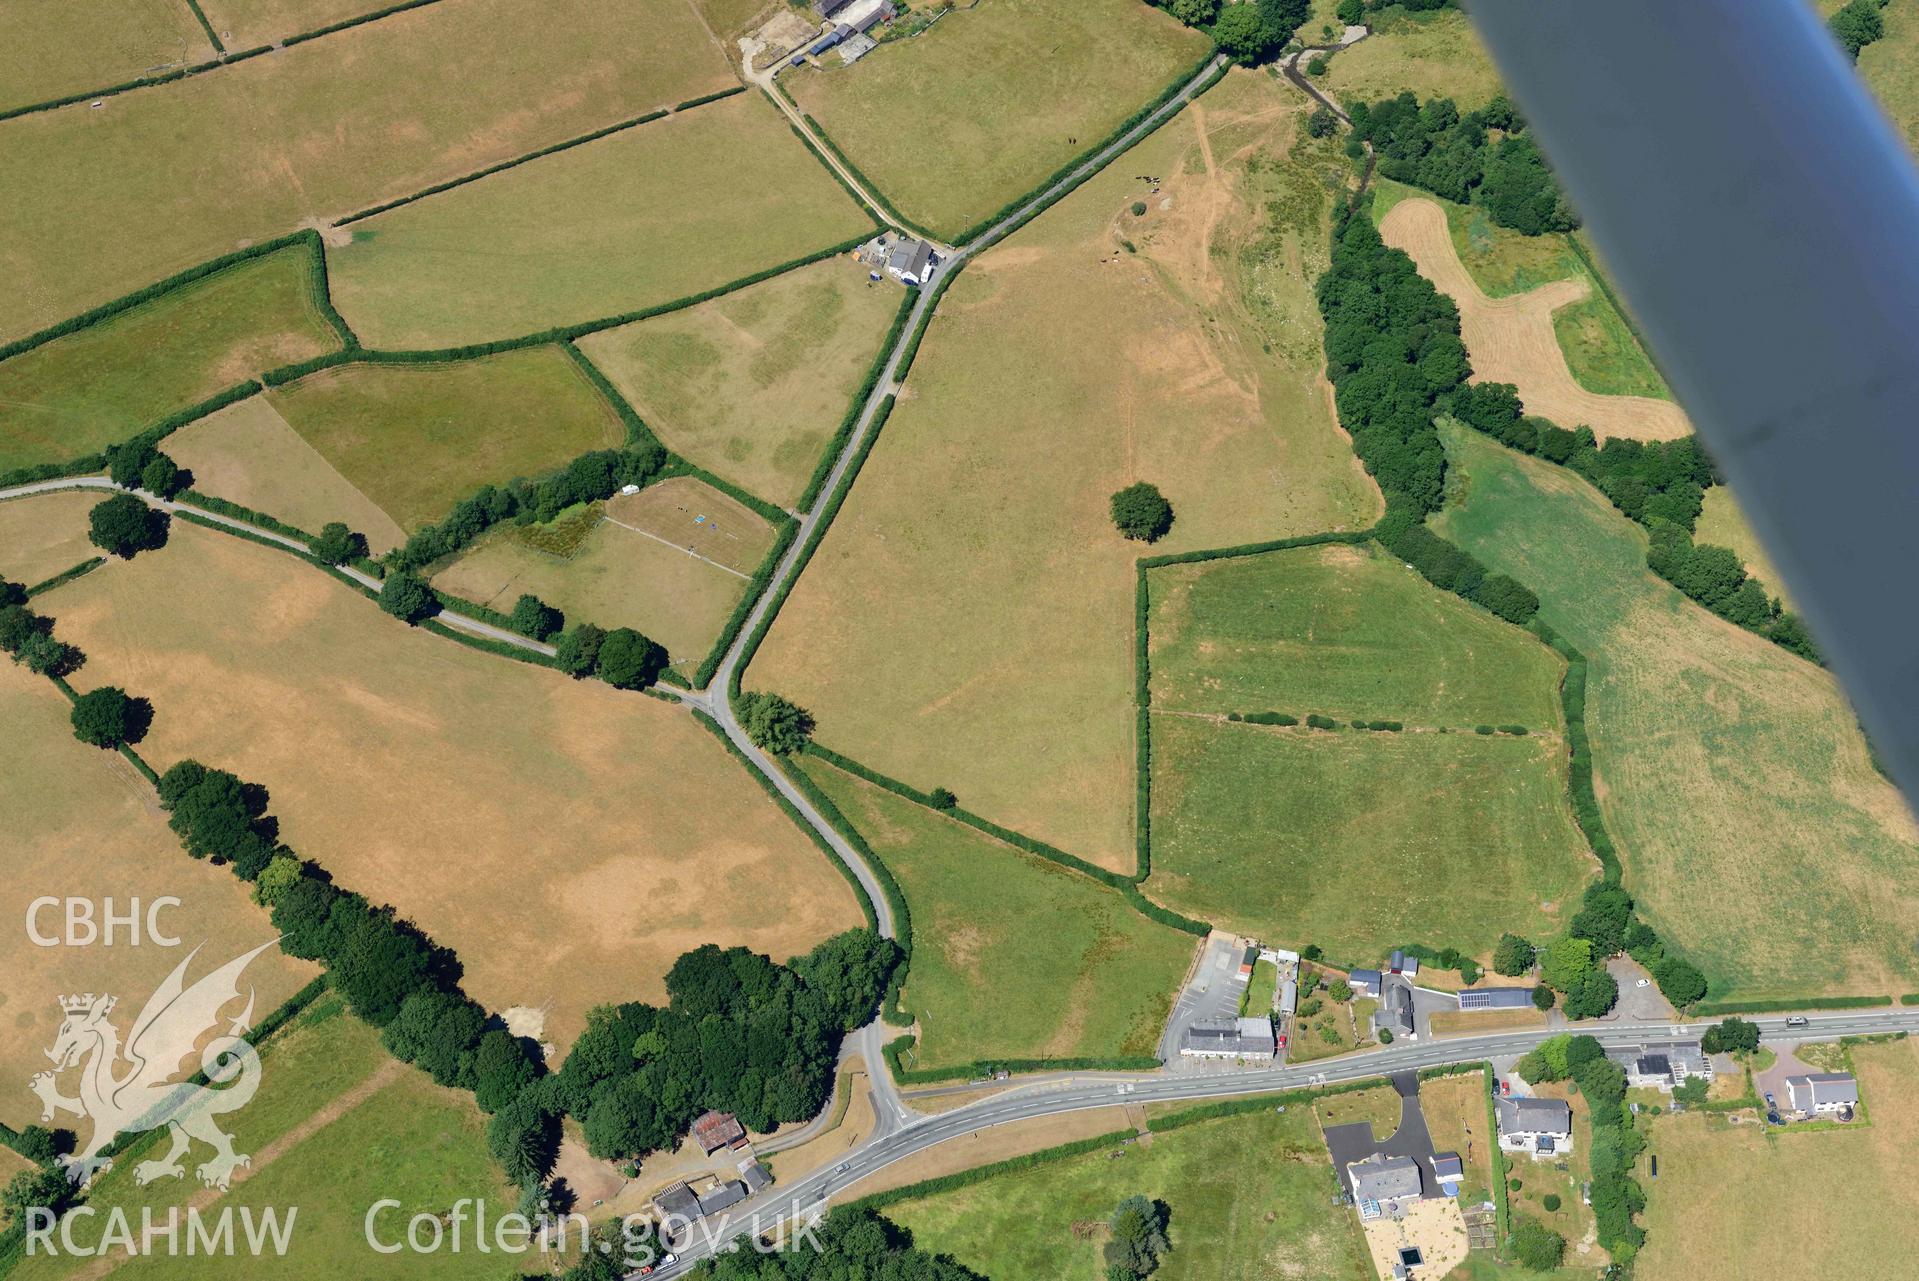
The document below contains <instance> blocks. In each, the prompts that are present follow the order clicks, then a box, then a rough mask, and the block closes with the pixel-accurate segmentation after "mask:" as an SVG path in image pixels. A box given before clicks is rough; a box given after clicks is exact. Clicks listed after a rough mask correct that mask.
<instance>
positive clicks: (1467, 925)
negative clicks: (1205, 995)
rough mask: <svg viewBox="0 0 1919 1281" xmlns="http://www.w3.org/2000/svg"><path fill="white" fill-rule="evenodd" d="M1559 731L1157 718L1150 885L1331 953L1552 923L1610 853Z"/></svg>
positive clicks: (1475, 950) (1269, 934)
mask: <svg viewBox="0 0 1919 1281" xmlns="http://www.w3.org/2000/svg"><path fill="white" fill-rule="evenodd" d="M1563 752H1564V747H1563V745H1562V742H1561V740H1560V739H1558V738H1557V737H1550V738H1549V737H1542V736H1529V737H1525V738H1513V737H1507V736H1505V735H1495V736H1490V737H1488V736H1482V735H1478V734H1473V733H1470V732H1469V733H1463V734H1462V733H1459V732H1453V733H1449V734H1438V733H1411V732H1407V733H1399V734H1394V733H1389V732H1371V731H1364V730H1353V729H1341V730H1337V731H1322V730H1308V729H1304V728H1300V729H1276V728H1268V727H1265V726H1257V725H1235V724H1228V723H1225V722H1222V721H1218V720H1213V719H1209V718H1194V717H1188V716H1179V715H1171V714H1158V713H1156V714H1154V716H1153V874H1152V876H1151V878H1150V879H1148V881H1147V882H1146V892H1147V896H1148V897H1150V898H1152V899H1153V900H1155V901H1156V902H1161V903H1164V904H1166V905H1167V906H1168V907H1171V908H1174V909H1176V910H1177V911H1180V912H1183V913H1185V914H1186V915H1189V916H1197V917H1200V918H1201V919H1204V920H1208V921H1212V922H1214V923H1216V924H1218V925H1221V926H1224V927H1228V928H1232V929H1236V930H1239V931H1242V932H1244V933H1248V934H1251V935H1254V936H1256V937H1260V938H1272V939H1281V940H1285V941H1286V943H1287V945H1288V946H1293V945H1297V944H1304V943H1309V942H1310V943H1317V944H1319V945H1320V946H1321V947H1323V948H1325V949H1326V953H1327V955H1328V956H1330V957H1334V958H1340V959H1345V960H1353V961H1359V962H1368V961H1376V960H1378V959H1379V958H1380V957H1382V956H1383V955H1384V954H1385V953H1386V952H1387V951H1388V950H1389V949H1391V948H1392V947H1394V946H1396V945H1398V944H1402V943H1409V942H1423V943H1427V944H1429V945H1431V946H1435V947H1444V946H1451V947H1457V948H1459V949H1460V950H1461V951H1463V952H1467V953H1469V954H1474V955H1478V954H1482V953H1485V952H1488V951H1490V950H1491V948H1492V945H1493V944H1494V943H1495V942H1496V941H1497V940H1498V938H1499V935H1500V934H1501V933H1502V932H1503V931H1506V930H1512V931H1514V932H1515V933H1519V934H1531V935H1539V934H1546V933H1550V932H1551V930H1552V928H1553V927H1554V925H1555V924H1556V923H1557V922H1558V921H1560V920H1561V919H1562V918H1563V915H1564V913H1563V912H1562V911H1561V909H1562V908H1564V907H1565V905H1566V904H1567V903H1569V902H1570V901H1572V900H1573V899H1574V898H1575V897H1576V896H1577V895H1578V893H1579V891H1580V890H1581V889H1582V888H1583V887H1584V886H1585V884H1586V883H1587V882H1589V881H1591V880H1592V878H1593V875H1594V873H1595V872H1596V871H1597V864H1596V863H1595V862H1594V861H1593V858H1592V856H1591V854H1590V853H1589V852H1588V851H1587V849H1586V845H1585V841H1584V839H1583V838H1582V837H1581V836H1580V834H1579V830H1578V829H1577V828H1576V827H1575V826H1574V825H1573V818H1572V811H1571V809H1570V807H1569V804H1568V801H1567V796H1566V779H1565V766H1564V763H1563Z"/></svg>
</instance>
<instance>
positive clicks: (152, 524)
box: [87, 494, 167, 559]
mask: <svg viewBox="0 0 1919 1281" xmlns="http://www.w3.org/2000/svg"><path fill="white" fill-rule="evenodd" d="M87 537H88V538H90V539H91V540H92V541H93V545H94V546H95V547H98V548H100V549H101V550H102V551H106V552H109V553H111V554H112V555H115V556H119V557H121V558H122V559H126V558H130V557H132V556H133V554H134V553H135V552H143V551H149V550H151V549H153V548H155V547H164V546H165V545H166V541H167V514H166V513H165V512H163V511H157V510H155V509H154V508H152V507H149V506H147V505H146V504H145V503H143V502H141V501H140V499H139V498H138V497H137V496H135V495H133V494H115V495H114V496H113V497H111V498H108V499H104V500H102V501H101V502H99V503H96V504H95V505H94V508H93V510H92V511H91V512H89V513H88V515H87Z"/></svg>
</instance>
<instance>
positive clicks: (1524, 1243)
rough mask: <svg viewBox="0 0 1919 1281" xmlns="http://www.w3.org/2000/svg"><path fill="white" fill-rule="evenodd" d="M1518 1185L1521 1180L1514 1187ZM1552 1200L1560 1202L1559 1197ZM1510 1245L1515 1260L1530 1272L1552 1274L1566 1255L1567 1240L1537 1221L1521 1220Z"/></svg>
mask: <svg viewBox="0 0 1919 1281" xmlns="http://www.w3.org/2000/svg"><path fill="white" fill-rule="evenodd" d="M1518 1184H1519V1180H1518V1179H1514V1180H1513V1185H1514V1186H1515V1187H1517V1186H1518ZM1551 1199H1552V1200H1555V1201H1557V1200H1558V1198H1557V1197H1553V1198H1551ZM1547 1208H1548V1209H1554V1208H1556V1207H1553V1206H1548V1207H1547ZM1509 1244H1510V1245H1511V1246H1512V1252H1513V1258H1514V1259H1515V1260H1516V1261H1517V1262H1518V1263H1519V1265H1520V1266H1521V1267H1523V1268H1525V1269H1527V1270H1528V1271H1530V1272H1551V1271H1552V1270H1553V1269H1554V1268H1557V1267H1558V1266H1559V1264H1560V1262H1561V1261H1562V1260H1563V1259H1564V1258H1565V1255H1566V1238H1565V1237H1562V1236H1560V1235H1559V1234H1558V1233H1557V1232H1554V1231H1553V1230H1552V1229H1551V1228H1548V1227H1547V1226H1546V1225H1545V1224H1543V1223H1541V1222H1539V1220H1537V1219H1529V1218H1522V1219H1520V1221H1519V1223H1518V1226H1516V1227H1514V1228H1513V1234H1512V1237H1511V1238H1510V1242H1509Z"/></svg>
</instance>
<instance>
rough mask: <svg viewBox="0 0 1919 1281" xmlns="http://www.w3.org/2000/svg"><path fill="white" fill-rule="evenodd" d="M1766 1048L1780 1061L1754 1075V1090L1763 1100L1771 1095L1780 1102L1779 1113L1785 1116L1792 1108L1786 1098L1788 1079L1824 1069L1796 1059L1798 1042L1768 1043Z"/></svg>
mask: <svg viewBox="0 0 1919 1281" xmlns="http://www.w3.org/2000/svg"><path fill="white" fill-rule="evenodd" d="M1766 1048H1767V1049H1769V1050H1771V1051H1772V1052H1773V1053H1774V1054H1777V1055H1778V1056H1779V1060H1778V1062H1776V1063H1774V1064H1773V1065H1772V1066H1771V1067H1769V1068H1767V1069H1766V1070H1765V1071H1764V1072H1754V1073H1753V1074H1752V1088H1753V1089H1755V1090H1757V1091H1759V1097H1760V1098H1762V1099H1763V1098H1765V1097H1766V1095H1767V1094H1771V1095H1772V1096H1773V1098H1775V1099H1777V1100H1779V1112H1780V1115H1782V1116H1784V1115H1786V1114H1787V1112H1788V1109H1790V1108H1791V1107H1792V1104H1791V1103H1790V1102H1789V1101H1788V1100H1787V1097H1786V1078H1787V1077H1789V1076H1805V1075H1806V1074H1807V1073H1809V1072H1818V1071H1821V1070H1822V1069H1820V1068H1816V1067H1813V1066H1812V1065H1811V1064H1810V1063H1802V1062H1800V1061H1799V1059H1797V1058H1796V1057H1794V1055H1793V1051H1794V1050H1796V1049H1798V1048H1799V1044H1798V1042H1796V1041H1795V1042H1792V1043H1790V1044H1784V1043H1781V1042H1778V1041H1767V1042H1766Z"/></svg>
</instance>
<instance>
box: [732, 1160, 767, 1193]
mask: <svg viewBox="0 0 1919 1281" xmlns="http://www.w3.org/2000/svg"><path fill="white" fill-rule="evenodd" d="M740 1178H741V1179H742V1180H743V1181H744V1182H745V1184H746V1191H747V1194H748V1195H749V1196H750V1195H751V1194H753V1193H755V1192H758V1191H760V1190H761V1189H762V1188H768V1187H771V1186H772V1185H773V1172H772V1171H771V1170H769V1169H767V1168H766V1167H765V1166H764V1165H762V1164H760V1163H759V1162H758V1161H742V1162H740Z"/></svg>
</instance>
